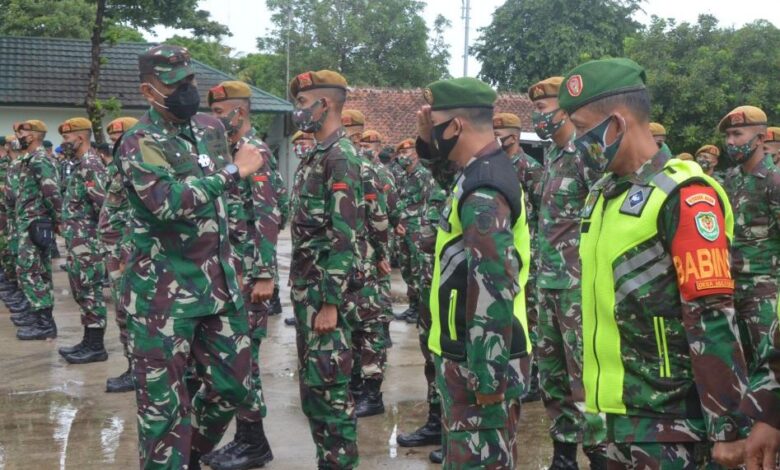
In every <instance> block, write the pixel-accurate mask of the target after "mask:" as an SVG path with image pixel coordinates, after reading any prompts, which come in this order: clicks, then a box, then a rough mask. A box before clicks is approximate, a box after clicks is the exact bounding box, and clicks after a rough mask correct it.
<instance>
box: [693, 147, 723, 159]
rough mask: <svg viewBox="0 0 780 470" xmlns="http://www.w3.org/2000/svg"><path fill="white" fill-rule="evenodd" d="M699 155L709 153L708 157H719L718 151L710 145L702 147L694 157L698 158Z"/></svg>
mask: <svg viewBox="0 0 780 470" xmlns="http://www.w3.org/2000/svg"><path fill="white" fill-rule="evenodd" d="M700 153H709V154H710V155H715V156H716V157H720V149H719V148H718V147H716V146H714V145H712V144H707V145H702V146H701V148H699V150H697V151H696V155H697V156H698V155H699V154H700Z"/></svg>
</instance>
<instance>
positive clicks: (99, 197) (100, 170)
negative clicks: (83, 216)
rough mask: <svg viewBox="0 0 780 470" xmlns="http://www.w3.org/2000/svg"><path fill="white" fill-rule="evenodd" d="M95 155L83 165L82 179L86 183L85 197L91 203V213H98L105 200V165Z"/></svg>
mask: <svg viewBox="0 0 780 470" xmlns="http://www.w3.org/2000/svg"><path fill="white" fill-rule="evenodd" d="M98 158H99V157H95V160H93V161H91V162H89V164H87V165H86V166H85V167H84V170H85V172H86V174H85V176H84V181H85V182H86V185H87V199H89V203H90V204H91V205H92V210H91V212H92V214H95V215H99V214H100V210H101V209H102V208H103V203H104V202H105V200H106V167H105V166H103V164H102V163H101V162H100V161H99V160H98Z"/></svg>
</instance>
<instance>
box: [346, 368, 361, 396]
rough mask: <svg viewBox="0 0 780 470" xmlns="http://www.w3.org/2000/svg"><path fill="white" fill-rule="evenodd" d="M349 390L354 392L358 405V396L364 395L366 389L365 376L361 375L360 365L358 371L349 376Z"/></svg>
mask: <svg viewBox="0 0 780 470" xmlns="http://www.w3.org/2000/svg"><path fill="white" fill-rule="evenodd" d="M353 372H354V371H353ZM349 391H350V392H351V393H352V397H353V398H354V399H355V402H356V403H355V405H357V401H358V398H360V397H361V395H363V391H364V383H363V377H361V376H360V368H359V367H358V368H357V373H353V374H352V376H351V377H350V378H349Z"/></svg>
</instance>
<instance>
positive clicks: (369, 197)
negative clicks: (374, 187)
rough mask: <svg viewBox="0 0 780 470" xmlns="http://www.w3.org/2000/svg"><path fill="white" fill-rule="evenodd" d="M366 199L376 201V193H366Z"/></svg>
mask: <svg viewBox="0 0 780 470" xmlns="http://www.w3.org/2000/svg"><path fill="white" fill-rule="evenodd" d="M366 201H376V193H368V194H366Z"/></svg>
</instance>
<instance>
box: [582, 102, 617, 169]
mask: <svg viewBox="0 0 780 470" xmlns="http://www.w3.org/2000/svg"><path fill="white" fill-rule="evenodd" d="M614 117H615V116H609V117H608V118H606V119H604V120H603V121H601V123H600V124H598V125H596V126H595V127H593V128H592V129H591V130H589V131H587V132H585V134H584V135H582V136H580V137H578V138H577V139H575V141H574V145H575V146H576V147H577V149H578V150H579V151H580V152H582V155H583V156H584V157H585V164H586V165H588V167H590V168H591V169H592V170H594V171H597V172H599V173H604V172H605V171H607V168H609V165H610V164H612V162H613V161H614V160H615V156H616V155H617V152H618V149H619V148H620V144H621V143H622V142H623V136H624V135H625V132H622V133H621V134H620V135H618V137H617V139H615V141H614V142H612V143H611V144H609V145H607V144H606V141H607V132H608V131H609V126H610V125H611V124H612V119H613V118H614Z"/></svg>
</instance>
